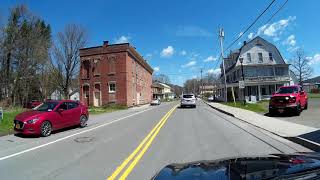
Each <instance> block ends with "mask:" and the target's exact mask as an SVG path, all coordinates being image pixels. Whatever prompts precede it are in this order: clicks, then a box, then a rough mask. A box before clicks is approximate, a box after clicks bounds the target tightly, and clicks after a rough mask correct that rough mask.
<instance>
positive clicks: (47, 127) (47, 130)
mask: <svg viewBox="0 0 320 180" xmlns="http://www.w3.org/2000/svg"><path fill="white" fill-rule="evenodd" d="M40 128H41V129H40V133H41V136H43V137H47V136H50V134H51V132H52V125H51V123H50V122H49V121H43V122H42V124H41V126H40Z"/></svg>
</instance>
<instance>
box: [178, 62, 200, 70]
mask: <svg viewBox="0 0 320 180" xmlns="http://www.w3.org/2000/svg"><path fill="white" fill-rule="evenodd" d="M196 64H197V61H189V62H188V63H187V64H184V65H182V66H181V67H183V68H186V67H191V66H194V65H196Z"/></svg>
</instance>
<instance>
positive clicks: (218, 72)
mask: <svg viewBox="0 0 320 180" xmlns="http://www.w3.org/2000/svg"><path fill="white" fill-rule="evenodd" d="M208 73H209V74H215V75H218V74H220V73H221V69H220V68H217V69H209V70H208Z"/></svg>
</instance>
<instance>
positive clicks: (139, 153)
mask: <svg viewBox="0 0 320 180" xmlns="http://www.w3.org/2000/svg"><path fill="white" fill-rule="evenodd" d="M177 106H178V105H177ZM177 106H175V107H173V108H172V109H171V110H170V111H169V112H167V114H165V115H164V116H163V117H162V118H161V120H160V121H159V122H158V123H157V125H156V126H155V127H154V128H153V129H152V130H151V131H150V133H149V134H148V135H147V136H146V137H145V138H144V139H143V141H142V142H141V143H140V144H139V146H138V147H137V148H136V149H135V150H134V151H133V152H132V153H131V154H130V156H129V157H128V158H127V159H125V160H124V161H123V162H122V164H121V165H120V166H118V167H117V169H116V170H115V171H114V172H113V173H112V175H111V176H109V177H108V179H112V180H113V179H116V177H117V176H118V175H119V174H120V173H121V171H122V170H123V169H124V168H125V167H126V166H127V165H128V163H129V162H130V161H131V160H132V159H133V158H134V160H133V161H132V162H131V164H130V165H129V166H128V167H127V168H126V169H125V171H124V172H123V174H122V175H121V176H120V178H119V179H126V178H127V176H128V175H129V174H130V173H131V171H132V170H133V168H134V167H135V166H136V164H137V163H138V162H139V160H140V159H141V158H142V156H143V155H144V153H145V152H146V151H147V150H148V148H149V146H150V145H151V143H152V141H153V140H154V138H155V137H156V136H157V134H158V133H159V131H160V129H161V128H162V126H163V125H164V124H165V123H166V121H167V119H168V118H169V117H170V115H171V114H172V113H173V111H174V110H175V109H176V108H177ZM141 148H142V150H141ZM140 150H141V151H140Z"/></svg>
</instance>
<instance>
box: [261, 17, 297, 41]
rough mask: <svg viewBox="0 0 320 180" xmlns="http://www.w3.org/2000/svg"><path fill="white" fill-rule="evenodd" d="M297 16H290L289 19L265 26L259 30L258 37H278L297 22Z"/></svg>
mask: <svg viewBox="0 0 320 180" xmlns="http://www.w3.org/2000/svg"><path fill="white" fill-rule="evenodd" d="M295 19H296V16H289V17H288V18H287V19H281V20H279V21H277V22H274V23H272V24H265V25H263V26H261V27H260V28H259V29H258V33H257V35H265V36H269V37H278V36H279V35H281V34H282V33H283V32H284V30H285V29H286V28H287V27H288V26H289V25H290V23H292V22H293V21H295Z"/></svg>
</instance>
